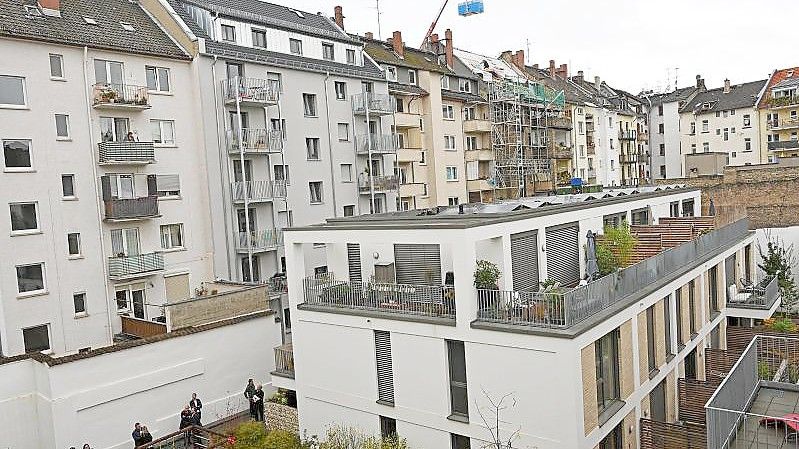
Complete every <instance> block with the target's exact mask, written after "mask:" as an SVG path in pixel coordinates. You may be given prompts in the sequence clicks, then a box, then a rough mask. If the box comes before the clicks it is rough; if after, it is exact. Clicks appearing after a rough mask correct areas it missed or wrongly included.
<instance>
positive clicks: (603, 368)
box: [594, 329, 621, 413]
mask: <svg viewBox="0 0 799 449" xmlns="http://www.w3.org/2000/svg"><path fill="white" fill-rule="evenodd" d="M594 351H595V352H596V397H597V406H598V409H599V412H600V413H601V412H602V411H604V410H605V409H606V408H608V407H609V406H610V405H611V404H613V403H614V402H616V401H618V400H619V398H620V395H621V393H620V388H619V330H618V329H615V330H613V331H611V332H610V333H608V334H606V335H605V336H604V337H602V338H600V339H599V340H597V341H596V342H595V343H594Z"/></svg>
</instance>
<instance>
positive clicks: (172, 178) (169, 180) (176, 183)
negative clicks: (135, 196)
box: [155, 161, 249, 198]
mask: <svg viewBox="0 0 799 449" xmlns="http://www.w3.org/2000/svg"><path fill="white" fill-rule="evenodd" d="M236 162H238V161H236ZM248 179H249V178H248ZM155 194H156V195H157V196H158V197H159V198H167V197H174V198H177V197H179V196H180V175H177V174H174V175H166V174H164V175H155Z"/></svg>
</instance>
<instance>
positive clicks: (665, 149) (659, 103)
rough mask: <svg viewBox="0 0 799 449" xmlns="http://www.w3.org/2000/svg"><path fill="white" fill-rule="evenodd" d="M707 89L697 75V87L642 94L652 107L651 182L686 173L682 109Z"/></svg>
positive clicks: (650, 128) (650, 112) (677, 176)
mask: <svg viewBox="0 0 799 449" xmlns="http://www.w3.org/2000/svg"><path fill="white" fill-rule="evenodd" d="M704 89H705V80H704V79H702V78H701V76H699V75H697V77H696V85H695V86H692V87H684V88H681V89H677V90H674V91H673V92H668V93H664V94H647V93H644V94H642V97H643V98H644V101H645V102H646V104H647V105H648V106H649V108H648V109H649V148H650V154H651V167H650V172H651V174H652V179H674V178H682V177H684V176H685V173H683V171H682V170H683V168H684V167H683V163H682V159H683V158H682V152H681V147H680V109H681V108H682V107H683V106H684V105H685V104H686V103H687V102H690V101H691V100H692V99H693V98H694V96H695V95H696V94H697V93H699V92H701V91H702V90H704Z"/></svg>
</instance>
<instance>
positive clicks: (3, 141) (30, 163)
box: [0, 139, 36, 173]
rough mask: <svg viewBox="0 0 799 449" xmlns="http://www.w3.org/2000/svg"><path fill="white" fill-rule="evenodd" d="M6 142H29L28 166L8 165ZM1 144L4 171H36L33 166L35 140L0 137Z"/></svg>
mask: <svg viewBox="0 0 799 449" xmlns="http://www.w3.org/2000/svg"><path fill="white" fill-rule="evenodd" d="M6 142H27V146H28V148H27V152H28V166H27V167H9V166H8V165H7V162H8V160H7V157H6ZM0 145H2V147H3V148H2V149H3V171H4V172H6V173H27V172H33V171H36V170H35V169H34V168H33V167H34V165H33V140H32V139H0Z"/></svg>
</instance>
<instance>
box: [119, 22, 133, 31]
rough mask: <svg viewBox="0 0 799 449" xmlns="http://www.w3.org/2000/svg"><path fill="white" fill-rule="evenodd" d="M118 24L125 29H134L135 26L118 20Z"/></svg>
mask: <svg viewBox="0 0 799 449" xmlns="http://www.w3.org/2000/svg"><path fill="white" fill-rule="evenodd" d="M119 24H120V25H122V29H123V30H125V31H136V28H133V25H131V24H129V23H128V22H119Z"/></svg>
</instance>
